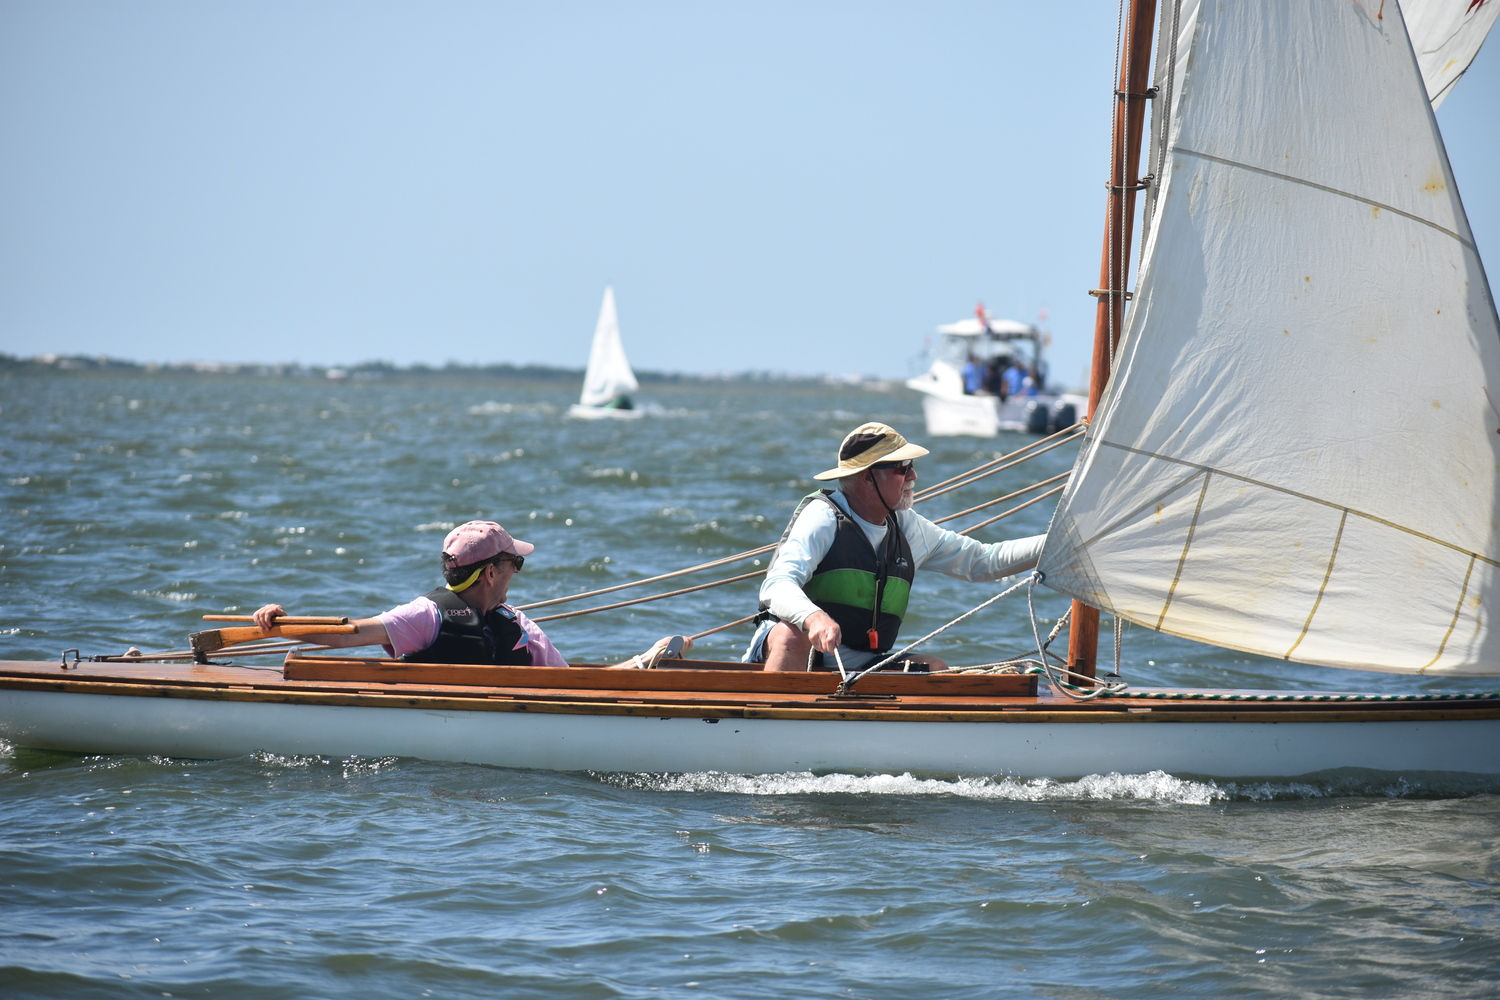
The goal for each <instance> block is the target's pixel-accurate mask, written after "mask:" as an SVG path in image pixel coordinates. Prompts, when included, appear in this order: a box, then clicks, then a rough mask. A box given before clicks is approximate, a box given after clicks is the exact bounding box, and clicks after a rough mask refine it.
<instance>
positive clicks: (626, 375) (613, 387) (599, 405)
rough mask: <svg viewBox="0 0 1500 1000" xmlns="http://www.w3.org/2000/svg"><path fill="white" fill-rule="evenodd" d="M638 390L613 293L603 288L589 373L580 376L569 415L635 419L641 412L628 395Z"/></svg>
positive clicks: (609, 288)
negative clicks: (580, 387) (580, 385)
mask: <svg viewBox="0 0 1500 1000" xmlns="http://www.w3.org/2000/svg"><path fill="white" fill-rule="evenodd" d="M639 388H640V383H638V382H636V380H635V372H633V371H631V369H630V362H629V361H628V360H627V359H626V357H625V345H624V344H623V343H622V342H621V340H620V319H619V316H618V315H616V313H615V290H614V288H612V287H606V288H605V289H604V301H603V302H602V303H601V304H600V306H599V321H598V323H596V324H595V325H594V341H593V346H591V347H590V348H589V366H588V370H587V371H585V372H584V375H583V392H582V393H580V394H579V396H578V402H576V403H574V404H573V405H572V406H571V407H569V408H568V416H570V417H578V418H581V419H584V420H599V419H605V418H609V419H614V420H631V419H634V418H636V417H639V416H640V415H641V411H640V410H637V409H636V408H635V404H634V403H633V402H632V401H631V399H630V394H631V393H632V392H635V391H636V390H637V389H639Z"/></svg>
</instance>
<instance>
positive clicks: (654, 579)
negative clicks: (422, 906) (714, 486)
mask: <svg viewBox="0 0 1500 1000" xmlns="http://www.w3.org/2000/svg"><path fill="white" fill-rule="evenodd" d="M1082 433H1083V428H1082V425H1081V424H1074V425H1073V426H1072V427H1065V428H1063V429H1062V430H1060V431H1056V432H1054V433H1052V434H1049V435H1047V436H1046V437H1044V438H1040V439H1038V440H1036V441H1033V442H1031V443H1030V444H1028V445H1026V446H1024V447H1022V448H1017V449H1016V450H1015V451H1013V452H1010V453H1009V454H1006V455H1001V456H1000V457H999V458H995V459H992V460H990V461H989V462H986V463H984V464H982V465H977V466H975V467H974V468H972V469H970V470H968V471H967V472H961V473H959V474H958V475H956V476H953V477H951V478H948V479H945V480H943V481H942V482H941V483H937V484H936V485H934V486H929V487H928V488H927V489H926V490H923V491H921V492H919V493H917V495H916V498H915V500H914V502H915V503H920V502H922V501H923V500H926V499H929V498H930V497H934V496H938V495H940V494H939V493H938V492H935V491H938V490H942V492H943V493H946V492H948V491H947V490H945V489H942V487H944V486H948V485H949V484H957V485H955V486H953V487H952V488H953V489H957V488H958V487H959V486H967V485H969V484H970V483H975V482H978V481H979V480H980V479H983V478H985V476H988V475H993V474H994V472H1003V471H1004V470H1005V469H1009V468H1012V467H1014V466H1015V465H1019V464H1020V463H1021V462H1024V461H1026V459H1028V458H1034V457H1036V456H1037V455H1040V454H1042V453H1043V452H1046V451H1051V450H1052V448H1055V447H1058V446H1059V445H1062V444H1066V443H1067V442H1068V441H1071V440H1073V438H1074V437H1077V436H1078V435H1080V434H1082ZM1060 435H1070V436H1068V437H1066V438H1064V439H1063V440H1062V441H1059V442H1056V443H1054V444H1052V445H1050V446H1048V447H1045V448H1041V447H1040V446H1042V445H1044V444H1046V443H1047V442H1048V441H1051V440H1052V439H1053V438H1055V437H1058V436H1060ZM1032 449H1040V450H1032ZM1027 451H1031V454H1029V455H1025V454H1023V453H1024V452H1027ZM1016 455H1022V457H1021V458H1019V459H1017V460H1016V461H1014V462H1011V463H1010V464H1009V465H1005V466H1002V467H1001V468H997V469H994V470H993V472H984V475H976V474H977V473H980V472H983V471H984V470H985V469H988V468H989V467H990V466H993V465H995V464H997V463H999V462H1004V461H1006V460H1007V459H1010V458H1012V457H1014V456H1016ZM971 476H973V477H974V478H969V477H971ZM960 480H963V481H962V482H960ZM776 544H777V543H775V542H773V543H771V544H769V545H761V546H759V547H757V548H753V549H746V550H745V551H744V552H738V553H735V554H734V555H730V556H724V557H722V558H720V559H713V560H710V561H708V562H705V563H699V564H698V565H696V566H688V567H687V568H685V569H677V570H672V571H671V572H670V573H661V574H658V575H657V576H648V577H643V578H642V579H639V580H631V581H630V582H628V583H617V584H615V585H614V586H610V587H601V588H600V589H598V590H586V591H584V592H582V593H578V594H569V595H568V596H566V597H550V598H548V599H547V600H545V601H532V602H531V603H530V604H518V605H516V608H517V609H518V610H521V611H531V610H533V609H535V608H546V607H551V606H552V605H554V604H568V603H571V602H573V601H580V600H583V599H584V598H587V597H601V596H603V595H604V594H613V593H615V592H617V591H621V590H629V589H630V588H631V587H640V586H644V585H645V584H648V583H660V582H661V581H663V580H672V579H675V578H677V577H679V576H687V575H688V574H690V573H697V572H700V571H702V570H706V569H717V568H718V567H720V566H728V565H730V564H731V563H736V562H742V561H744V560H746V559H749V558H750V557H752V556H758V555H764V554H765V553H767V552H771V551H773V550H774V549H775V548H776Z"/></svg>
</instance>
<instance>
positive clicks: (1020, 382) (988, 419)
mask: <svg viewBox="0 0 1500 1000" xmlns="http://www.w3.org/2000/svg"><path fill="white" fill-rule="evenodd" d="M974 313H975V314H974V315H973V316H971V317H969V318H967V319H961V320H959V321H958V322H957V323H948V324H945V325H943V326H940V327H938V328H937V332H938V334H939V335H940V337H941V338H942V339H941V340H939V341H938V344H937V346H936V348H935V349H934V350H933V352H932V363H931V366H930V367H929V368H928V369H927V371H925V372H923V373H922V374H921V375H918V376H916V377H915V378H910V379H907V380H906V385H907V387H908V388H911V389H915V390H916V391H917V392H920V393H921V394H922V412H923V414H924V415H925V416H926V418H927V433H928V434H931V435H933V436H937V437H944V436H952V435H961V434H966V435H971V436H974V437H994V436H995V435H996V434H999V433H1000V432H1001V431H1013V432H1016V433H1029V434H1050V433H1052V432H1053V431H1056V430H1061V429H1062V428H1064V427H1070V426H1072V425H1073V423H1074V422H1075V421H1076V420H1077V419H1078V416H1079V414H1080V413H1081V412H1082V408H1083V406H1084V404H1086V403H1087V402H1088V400H1087V398H1086V397H1083V396H1075V395H1071V394H1067V395H1056V394H1053V393H1049V392H1045V391H1043V390H1044V388H1045V377H1046V371H1047V365H1046V361H1045V360H1044V359H1043V357H1042V351H1043V348H1044V347H1046V346H1047V344H1048V343H1049V339H1050V338H1049V336H1048V335H1047V334H1046V333H1044V332H1043V331H1042V330H1040V329H1039V328H1037V327H1036V326H1034V325H1032V324H1030V323H1020V322H1017V321H1016V320H1010V319H994V318H993V317H991V316H990V314H989V313H988V312H987V311H986V310H985V308H984V307H983V306H979V307H978V308H976V309H975V310H974ZM966 366H977V367H976V368H975V374H976V376H977V378H976V380H975V381H978V382H979V383H980V384H979V385H966V384H965V367H966ZM1012 368H1014V372H1013V373H1012V372H1011V369H1012Z"/></svg>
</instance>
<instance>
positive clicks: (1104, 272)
mask: <svg viewBox="0 0 1500 1000" xmlns="http://www.w3.org/2000/svg"><path fill="white" fill-rule="evenodd" d="M1155 22H1156V0H1131V2H1130V10H1129V13H1128V14H1127V16H1126V21H1125V37H1124V38H1123V39H1122V41H1121V49H1122V58H1121V61H1120V78H1119V80H1118V81H1117V89H1116V91H1115V98H1116V100H1117V101H1118V104H1117V105H1116V114H1115V127H1114V141H1113V143H1112V146H1111V150H1110V172H1109V199H1108V203H1107V208H1106V212H1105V221H1104V252H1103V255H1102V259H1101V260H1100V263H1099V287H1098V288H1096V289H1094V290H1093V291H1092V292H1090V293H1089V294H1091V295H1094V296H1096V297H1097V298H1098V300H1099V306H1098V310H1097V312H1096V314H1095V318H1094V360H1093V367H1092V369H1091V375H1090V378H1089V417H1090V419H1092V418H1093V416H1094V412H1095V411H1096V410H1097V409H1098V408H1099V397H1100V396H1102V395H1103V394H1104V386H1105V384H1106V383H1107V382H1108V381H1109V372H1110V359H1111V358H1112V357H1113V356H1114V350H1115V347H1116V345H1118V343H1119V340H1120V330H1121V326H1122V324H1123V322H1124V318H1125V296H1126V288H1127V287H1128V285H1127V283H1126V279H1127V278H1128V277H1129V271H1130V247H1131V230H1132V229H1133V228H1134V222H1135V193H1136V191H1137V190H1139V189H1140V188H1141V186H1142V185H1141V182H1140V179H1139V173H1140V162H1141V133H1142V131H1143V129H1142V125H1143V124H1144V123H1145V120H1146V101H1147V100H1148V99H1149V98H1150V96H1151V95H1150V94H1148V93H1147V90H1146V88H1147V87H1148V86H1149V85H1150V80H1151V40H1152V39H1151V34H1152V29H1153V27H1154V25H1155ZM1098 651H1099V609H1098V608H1096V607H1093V606H1092V605H1088V604H1084V603H1083V602H1082V601H1074V602H1073V617H1072V619H1071V624H1070V626H1069V629H1068V667H1069V669H1070V670H1073V671H1074V672H1076V673H1079V674H1083V675H1085V676H1088V677H1093V676H1095V664H1096V663H1097V660H1098Z"/></svg>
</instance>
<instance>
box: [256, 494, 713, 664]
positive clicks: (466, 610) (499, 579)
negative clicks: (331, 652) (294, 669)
mask: <svg viewBox="0 0 1500 1000" xmlns="http://www.w3.org/2000/svg"><path fill="white" fill-rule="evenodd" d="M535 549H536V546H534V545H532V544H531V543H530V542H523V541H521V540H520V539H519V538H512V537H511V534H510V532H508V531H506V530H505V529H504V528H502V527H501V526H500V525H498V524H496V523H495V522H494V521H468V522H466V523H464V524H460V525H459V526H458V527H456V528H454V529H453V530H452V531H450V532H448V537H447V538H445V539H443V579H444V580H445V581H446V585H445V586H442V587H438V588H437V589H436V590H434V591H432V592H431V593H429V594H427V595H426V596H425V597H418V598H417V599H416V600H414V601H410V602H408V603H406V604H403V605H401V606H400V607H396V608H392V609H391V610H389V611H387V612H386V613H385V614H383V615H380V616H379V617H378V618H363V619H360V620H359V621H356V622H355V623H354V624H355V626H356V627H357V628H358V631H357V632H353V633H351V634H348V635H337V634H333V635H311V636H307V637H306V638H307V639H308V641H310V642H319V643H322V644H323V645H325V646H340V647H342V646H375V645H379V646H384V647H385V650H386V653H387V654H388V655H390V656H398V657H400V658H401V659H403V660H408V661H412V662H416V663H493V664H498V665H502V666H523V667H524V666H532V667H566V666H567V665H568V661H567V660H565V659H563V656H562V654H561V653H559V652H558V651H557V647H556V646H553V645H552V642H551V640H549V639H548V638H547V635H546V633H545V632H543V631H542V630H541V628H539V627H538V626H537V624H536V623H535V622H533V621H532V620H531V619H529V618H527V617H526V615H525V614H524V613H523V612H522V611H521V610H520V609H519V608H514V607H511V606H510V605H509V604H506V603H505V599H506V597H507V596H508V595H509V591H510V581H511V579H512V578H513V577H514V576H515V575H516V574H517V573H519V572H521V567H522V566H523V565H524V564H525V562H526V557H527V556H529V555H531V553H532V552H533V551H535ZM284 614H286V611H285V610H284V609H283V608H282V607H281V605H279V604H267V605H266V606H265V607H263V608H261V609H260V610H259V611H257V612H255V623H256V624H257V625H259V626H260V627H261V628H264V629H269V628H270V627H271V626H272V625H273V624H274V623H275V620H276V619H277V618H279V617H281V616H282V615H284ZM668 641H669V640H668V639H662V640H661V641H659V642H657V643H656V644H655V645H654V646H652V647H651V648H650V649H649V650H648V651H647V652H646V653H645V659H644V660H643V659H642V657H640V656H636V657H632V658H631V659H630V660H627V661H625V662H624V663H617V664H615V666H617V667H639V666H643V665H645V663H647V662H652V661H653V658H654V657H657V656H659V655H660V652H661V651H662V650H663V649H665V648H666V645H667V642H668ZM691 645H692V641H691V640H686V644H685V645H684V646H683V648H684V649H686V648H689V647H690V646H691Z"/></svg>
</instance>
